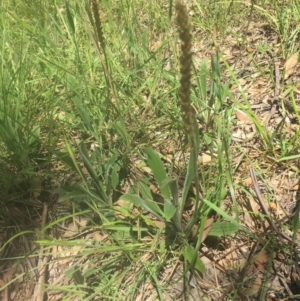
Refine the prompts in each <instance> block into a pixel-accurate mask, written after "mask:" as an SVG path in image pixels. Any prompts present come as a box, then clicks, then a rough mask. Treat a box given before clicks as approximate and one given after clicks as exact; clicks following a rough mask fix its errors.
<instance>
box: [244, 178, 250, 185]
mask: <svg viewBox="0 0 300 301" xmlns="http://www.w3.org/2000/svg"><path fill="white" fill-rule="evenodd" d="M244 181H245V184H247V185H251V184H252V179H251V177H249V178H246V179H245V180H244Z"/></svg>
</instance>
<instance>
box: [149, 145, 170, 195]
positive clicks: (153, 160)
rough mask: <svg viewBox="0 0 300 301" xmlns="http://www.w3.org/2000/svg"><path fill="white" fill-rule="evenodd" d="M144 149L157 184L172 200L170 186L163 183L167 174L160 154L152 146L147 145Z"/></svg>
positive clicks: (163, 193)
mask: <svg viewBox="0 0 300 301" xmlns="http://www.w3.org/2000/svg"><path fill="white" fill-rule="evenodd" d="M144 151H145V153H146V154H147V159H148V160H147V163H148V166H149V167H150V168H151V170H152V172H153V176H154V178H155V181H156V182H157V185H158V187H159V189H160V191H161V193H162V195H163V197H164V198H165V199H168V200H170V198H171V195H170V190H169V187H168V186H166V185H163V182H164V181H165V180H166V179H167V174H166V171H165V168H164V165H163V163H162V162H161V159H160V157H159V155H158V154H157V153H156V152H155V151H154V150H153V149H152V148H151V147H146V148H145V149H144Z"/></svg>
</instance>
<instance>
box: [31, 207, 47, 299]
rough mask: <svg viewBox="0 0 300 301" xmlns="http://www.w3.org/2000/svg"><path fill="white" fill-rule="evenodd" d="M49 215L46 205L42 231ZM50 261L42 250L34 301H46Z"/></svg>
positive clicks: (42, 236)
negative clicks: (47, 274) (46, 283)
mask: <svg viewBox="0 0 300 301" xmlns="http://www.w3.org/2000/svg"><path fill="white" fill-rule="evenodd" d="M47 213H48V206H47V205H46V204H44V209H43V214H42V231H43V228H44V227H45V225H46V221H47ZM40 238H44V233H43V232H42V234H41V236H40ZM48 260H49V256H44V250H43V249H41V250H40V252H39V260H38V271H39V279H38V283H37V284H36V286H35V288H34V294H33V300H35V301H43V300H44V293H45V292H44V286H45V281H46V271H47V262H48Z"/></svg>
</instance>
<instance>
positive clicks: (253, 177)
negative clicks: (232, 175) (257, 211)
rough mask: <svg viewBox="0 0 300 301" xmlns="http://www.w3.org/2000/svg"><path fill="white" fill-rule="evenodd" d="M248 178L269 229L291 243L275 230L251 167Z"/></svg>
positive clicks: (285, 236) (286, 237)
mask: <svg viewBox="0 0 300 301" xmlns="http://www.w3.org/2000/svg"><path fill="white" fill-rule="evenodd" d="M250 176H251V179H252V183H253V188H254V191H255V194H256V196H257V199H258V201H259V204H260V206H261V208H262V211H263V213H264V214H265V215H266V219H267V220H268V222H269V223H270V225H271V227H272V228H273V230H274V231H275V232H276V233H277V234H279V235H280V236H281V237H282V238H284V239H286V240H288V241H290V242H291V241H292V239H291V238H290V237H289V236H287V235H286V234H284V233H282V232H280V231H279V229H278V228H277V226H276V225H275V224H274V222H273V220H272V219H271V218H270V215H269V212H268V209H267V207H266V206H265V204H264V201H263V199H262V196H261V193H260V189H259V186H258V181H257V178H256V174H255V171H254V168H253V167H252V166H251V167H250Z"/></svg>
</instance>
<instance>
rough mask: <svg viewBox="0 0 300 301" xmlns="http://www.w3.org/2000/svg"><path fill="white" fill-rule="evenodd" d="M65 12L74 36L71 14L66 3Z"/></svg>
mask: <svg viewBox="0 0 300 301" xmlns="http://www.w3.org/2000/svg"><path fill="white" fill-rule="evenodd" d="M66 10H67V19H68V24H69V26H70V28H71V30H72V33H73V34H75V25H74V19H73V16H72V13H71V10H70V8H69V5H68V2H66Z"/></svg>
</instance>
